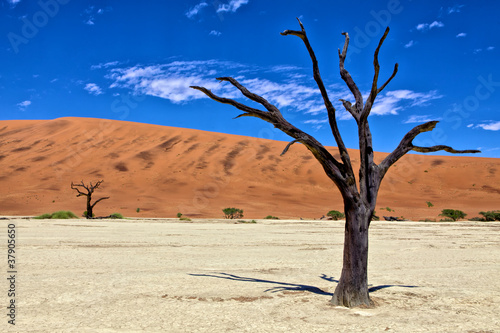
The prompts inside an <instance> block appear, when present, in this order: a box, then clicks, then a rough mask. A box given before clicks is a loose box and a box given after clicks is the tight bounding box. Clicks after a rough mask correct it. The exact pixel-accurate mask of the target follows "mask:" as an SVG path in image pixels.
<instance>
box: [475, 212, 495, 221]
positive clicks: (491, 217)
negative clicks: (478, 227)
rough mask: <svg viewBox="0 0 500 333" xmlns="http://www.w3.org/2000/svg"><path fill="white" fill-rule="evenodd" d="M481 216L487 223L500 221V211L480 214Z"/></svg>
mask: <svg viewBox="0 0 500 333" xmlns="http://www.w3.org/2000/svg"><path fill="white" fill-rule="evenodd" d="M479 214H481V215H483V216H484V220H485V221H500V210H491V211H487V212H479Z"/></svg>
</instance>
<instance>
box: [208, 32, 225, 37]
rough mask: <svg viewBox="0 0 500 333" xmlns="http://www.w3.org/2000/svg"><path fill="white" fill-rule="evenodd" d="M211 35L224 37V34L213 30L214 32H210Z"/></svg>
mask: <svg viewBox="0 0 500 333" xmlns="http://www.w3.org/2000/svg"><path fill="white" fill-rule="evenodd" d="M209 35H210V36H216V37H218V36H220V35H222V32H220V31H217V30H212V31H210V33H209Z"/></svg>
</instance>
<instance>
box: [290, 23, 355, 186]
mask: <svg viewBox="0 0 500 333" xmlns="http://www.w3.org/2000/svg"><path fill="white" fill-rule="evenodd" d="M297 21H298V22H299V25H300V28H301V31H294V30H285V31H283V32H282V33H281V35H283V36H287V35H294V36H298V37H300V39H302V41H303V42H304V44H305V46H306V48H307V51H308V52H309V57H310V58H311V61H312V65H313V77H314V80H315V81H316V85H317V86H318V88H319V90H320V92H321V97H322V98H323V103H324V104H325V107H326V111H327V113H328V122H329V124H330V128H331V130H332V134H333V137H334V138H335V142H336V143H337V147H338V149H339V152H340V157H341V159H342V162H343V163H344V165H345V171H346V172H347V173H348V174H349V176H351V177H354V172H353V170H352V165H351V159H350V157H349V154H348V152H347V148H346V146H345V144H344V141H343V139H342V136H341V135H340V131H339V129H338V125H337V118H336V110H335V107H334V106H333V104H332V102H331V101H330V97H329V96H328V92H327V90H326V87H325V85H324V83H323V79H322V78H321V74H320V71H319V65H318V59H317V58H316V54H315V53H314V50H313V48H312V46H311V44H310V43H309V39H308V38H307V34H306V30H305V28H304V25H303V24H302V22H301V21H300V19H299V18H297ZM351 114H353V113H351ZM353 116H354V114H353ZM354 117H355V116H354Z"/></svg>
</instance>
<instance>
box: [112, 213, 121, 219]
mask: <svg viewBox="0 0 500 333" xmlns="http://www.w3.org/2000/svg"><path fill="white" fill-rule="evenodd" d="M109 218H111V219H123V215H122V214H120V213H113V214H111V215H109Z"/></svg>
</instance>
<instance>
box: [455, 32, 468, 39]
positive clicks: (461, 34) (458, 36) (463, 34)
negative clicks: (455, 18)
mask: <svg viewBox="0 0 500 333" xmlns="http://www.w3.org/2000/svg"><path fill="white" fill-rule="evenodd" d="M465 36H467V34H466V33H465V32H461V33H459V34H458V35H457V36H456V37H457V38H460V37H465Z"/></svg>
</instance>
